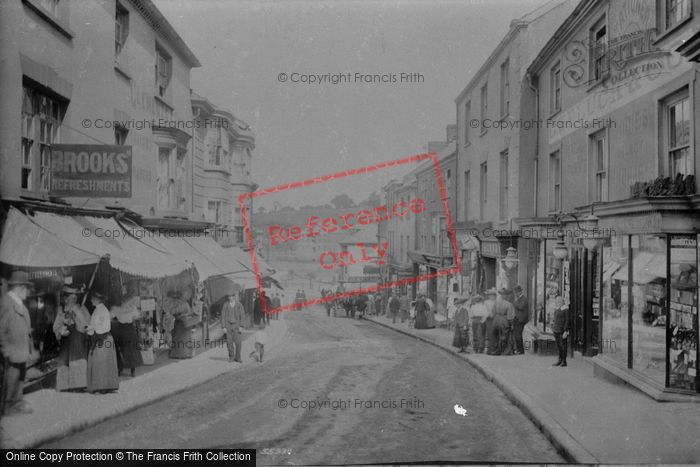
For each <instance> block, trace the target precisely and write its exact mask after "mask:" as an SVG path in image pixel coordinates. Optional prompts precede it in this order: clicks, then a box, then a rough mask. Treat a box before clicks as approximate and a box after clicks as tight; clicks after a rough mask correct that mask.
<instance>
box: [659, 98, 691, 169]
mask: <svg viewBox="0 0 700 467" xmlns="http://www.w3.org/2000/svg"><path fill="white" fill-rule="evenodd" d="M664 114H665V118H666V121H667V123H666V128H667V129H668V130H667V131H668V135H667V140H668V149H667V151H668V175H669V176H671V177H674V176H675V175H676V174H683V175H690V174H693V172H694V170H693V158H692V153H691V152H690V128H691V125H690V99H689V97H688V91H687V90H685V91H683V92H682V93H681V94H680V95H676V96H674V97H673V98H671V99H669V101H668V102H667V103H666V105H665V112H664Z"/></svg>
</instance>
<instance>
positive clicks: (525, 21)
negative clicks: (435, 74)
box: [454, 0, 566, 104]
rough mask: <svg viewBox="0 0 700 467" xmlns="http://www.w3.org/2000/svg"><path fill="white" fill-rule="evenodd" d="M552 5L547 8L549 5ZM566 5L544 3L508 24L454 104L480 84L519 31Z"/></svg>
mask: <svg viewBox="0 0 700 467" xmlns="http://www.w3.org/2000/svg"><path fill="white" fill-rule="evenodd" d="M552 3H554V5H552V6H550V7H549V8H547V6H549V5H550V4H552ZM564 3H566V1H565V0H563V1H550V2H549V3H546V4H545V5H543V6H541V7H538V8H536V9H535V10H533V11H531V12H530V13H527V14H526V15H524V16H523V17H521V18H520V19H514V20H513V21H511V22H510V27H509V29H508V32H507V33H506V35H505V36H503V39H501V42H499V43H498V45H497V46H496V48H495V49H493V52H491V54H490V55H489V56H488V58H487V59H486V60H485V61H484V63H483V64H482V65H481V67H480V68H479V69H478V70H477V72H476V73H475V74H474V76H473V77H472V78H471V80H469V83H468V84H467V85H466V86H465V87H464V89H462V92H460V93H459V95H458V96H457V98H456V99H455V100H454V102H455V103H456V104H458V103H459V102H460V101H461V100H462V99H464V97H465V96H466V95H467V94H469V93H470V92H471V91H472V90H473V89H474V88H475V87H476V86H477V84H480V83H481V79H482V78H483V75H484V74H485V73H486V72H487V71H488V70H489V69H490V68H491V66H492V65H493V63H494V62H495V60H496V59H497V58H498V56H499V55H500V53H501V52H502V51H503V49H505V48H506V46H507V45H508V44H509V43H510V42H511V41H513V39H514V38H515V37H516V36H517V35H518V33H519V32H520V30H521V29H525V28H527V27H528V25H530V23H533V22H534V21H536V20H538V19H539V18H541V17H542V16H544V15H546V14H547V13H549V12H550V11H552V10H554V9H555V8H558V7H559V6H561V5H563V4H564Z"/></svg>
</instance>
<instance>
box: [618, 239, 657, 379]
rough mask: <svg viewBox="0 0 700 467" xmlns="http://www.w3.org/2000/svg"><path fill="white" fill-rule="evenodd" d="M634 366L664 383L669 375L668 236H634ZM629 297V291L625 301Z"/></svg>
mask: <svg viewBox="0 0 700 467" xmlns="http://www.w3.org/2000/svg"><path fill="white" fill-rule="evenodd" d="M631 242H632V258H633V260H632V261H633V264H632V274H633V283H632V299H633V303H632V305H633V308H632V351H633V363H632V367H633V368H634V369H635V370H637V371H639V372H640V373H643V374H644V375H645V376H648V377H649V378H651V379H652V380H654V381H656V382H658V383H660V384H662V385H663V384H664V383H665V378H666V365H665V362H666V317H665V313H664V308H665V300H666V237H665V235H658V236H657V235H633V236H632V237H631ZM627 299H628V297H627V293H626V291H623V293H622V301H623V303H624V302H626V301H627Z"/></svg>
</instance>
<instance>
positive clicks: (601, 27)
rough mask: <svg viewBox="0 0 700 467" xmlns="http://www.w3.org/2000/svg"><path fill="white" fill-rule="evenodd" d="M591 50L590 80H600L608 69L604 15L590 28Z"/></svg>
mask: <svg viewBox="0 0 700 467" xmlns="http://www.w3.org/2000/svg"><path fill="white" fill-rule="evenodd" d="M590 36H591V50H590V57H591V58H592V61H591V63H592V66H593V68H592V70H591V75H592V78H593V79H592V81H600V80H602V79H603V78H605V75H606V74H607V73H608V71H609V66H608V58H607V50H606V49H607V42H606V41H607V28H606V26H605V17H603V18H602V19H601V20H600V21H598V23H596V25H595V26H594V27H593V28H591V31H590Z"/></svg>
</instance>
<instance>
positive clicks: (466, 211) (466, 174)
mask: <svg viewBox="0 0 700 467" xmlns="http://www.w3.org/2000/svg"><path fill="white" fill-rule="evenodd" d="M469 177H470V171H469V170H467V171H466V172H464V210H463V214H464V217H463V218H462V220H465V221H467V220H469V200H470V198H471V196H470V194H469V193H470V186H469V182H470V181H469Z"/></svg>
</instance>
